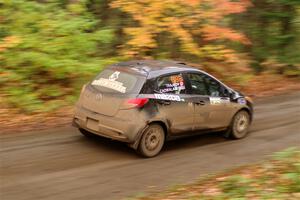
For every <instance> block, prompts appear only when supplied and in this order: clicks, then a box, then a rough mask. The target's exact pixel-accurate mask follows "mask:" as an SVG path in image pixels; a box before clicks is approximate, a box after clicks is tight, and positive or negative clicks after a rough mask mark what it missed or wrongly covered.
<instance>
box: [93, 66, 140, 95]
mask: <svg viewBox="0 0 300 200" xmlns="http://www.w3.org/2000/svg"><path fill="white" fill-rule="evenodd" d="M144 81H145V77H143V76H139V75H135V74H129V73H126V72H123V71H121V70H120V71H118V70H117V69H116V70H112V69H106V70H104V71H102V72H101V73H100V74H99V75H98V76H97V77H96V78H95V79H94V80H93V81H92V82H91V85H92V86H93V87H94V88H96V89H98V90H100V91H102V92H108V93H120V94H128V93H139V91H140V89H141V87H142V85H143V83H144Z"/></svg>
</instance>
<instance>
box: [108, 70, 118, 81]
mask: <svg viewBox="0 0 300 200" xmlns="http://www.w3.org/2000/svg"><path fill="white" fill-rule="evenodd" d="M119 74H120V72H118V71H115V72H114V73H113V74H112V75H110V76H109V78H108V79H109V80H110V81H115V80H117V79H118V78H119Z"/></svg>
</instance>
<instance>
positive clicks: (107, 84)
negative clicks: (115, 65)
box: [92, 72, 126, 93]
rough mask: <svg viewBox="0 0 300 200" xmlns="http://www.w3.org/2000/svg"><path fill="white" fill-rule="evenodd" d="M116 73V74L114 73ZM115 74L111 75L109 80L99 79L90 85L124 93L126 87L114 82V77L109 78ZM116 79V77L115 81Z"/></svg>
mask: <svg viewBox="0 0 300 200" xmlns="http://www.w3.org/2000/svg"><path fill="white" fill-rule="evenodd" d="M115 73H116V72H115ZM115 73H113V74H112V75H111V76H110V77H109V79H106V78H100V79H99V80H94V81H93V82H92V85H97V86H102V87H106V88H110V89H112V90H116V91H118V92H121V93H125V92H126V87H124V86H123V83H121V82H119V81H115V80H113V79H114V78H115V77H113V78H111V77H112V76H113V75H114V74H115ZM119 73H120V72H119ZM119 73H118V74H115V75H114V76H118V75H119ZM117 78H118V77H116V79H117Z"/></svg>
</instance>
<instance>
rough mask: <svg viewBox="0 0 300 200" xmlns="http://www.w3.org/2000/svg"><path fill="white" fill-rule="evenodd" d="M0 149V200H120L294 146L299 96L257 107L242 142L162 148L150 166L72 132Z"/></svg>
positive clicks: (299, 131) (0, 138)
mask: <svg viewBox="0 0 300 200" xmlns="http://www.w3.org/2000/svg"><path fill="white" fill-rule="evenodd" d="M0 131H1V130H0ZM0 142H1V143H0V145H1V149H0V159H1V160H0V161H1V167H0V170H1V171H0V199H2V200H25V199H26V200H34V199H39V200H40V199H56V200H59V199H62V200H67V199H89V200H91V199H97V200H99V199H108V200H111V199H124V198H126V197H129V196H134V195H137V194H141V193H147V192H154V191H157V190H163V189H165V188H166V187H168V186H172V185H175V184H180V183H188V182H191V181H194V180H196V179H197V178H199V177H200V176H203V175H206V174H208V173H214V172H218V171H220V170H224V169H228V168H232V167H234V166H237V165H243V164H248V163H252V162H257V161H260V160H261V159H263V158H266V156H267V155H269V154H271V153H273V152H275V151H279V150H282V149H284V148H288V147H292V146H300V92H297V93H294V94H288V95H283V96H276V97H269V98H265V99H262V100H258V101H257V102H256V107H255V119H254V122H253V125H252V128H251V133H250V135H249V136H248V137H247V138H245V139H242V140H236V141H232V140H226V139H224V138H222V137H220V136H219V135H217V134H216V133H213V134H208V135H200V136H195V137H190V138H184V139H180V140H175V141H170V142H167V144H166V145H165V148H164V150H163V152H162V153H161V154H160V155H159V156H158V157H155V158H152V159H143V158H140V157H139V156H137V155H136V154H135V152H134V151H133V150H131V149H129V148H128V147H127V146H126V145H124V144H122V143H118V142H114V141H110V140H107V139H102V138H98V139H94V140H89V139H87V138H85V137H83V136H82V135H81V134H80V133H79V132H78V131H77V130H76V129H75V128H73V127H65V128H60V129H56V130H55V129H52V130H47V131H38V132H25V133H22V132H20V133H13V134H1V135H0Z"/></svg>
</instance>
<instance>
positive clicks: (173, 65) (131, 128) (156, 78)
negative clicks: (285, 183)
mask: <svg viewBox="0 0 300 200" xmlns="http://www.w3.org/2000/svg"><path fill="white" fill-rule="evenodd" d="M240 111H244V112H245V113H247V114H248V122H247V123H248V124H250V122H251V120H252V114H253V109H252V102H251V101H250V99H248V98H247V97H245V96H244V95H242V94H241V93H239V92H236V91H234V90H233V89H231V88H229V87H228V86H226V85H225V84H223V83H222V82H220V81H219V80H217V79H216V78H214V77H213V76H211V75H209V74H207V73H206V72H204V71H201V70H199V69H196V68H193V67H189V66H187V65H185V64H183V63H177V62H171V61H130V62H123V63H118V64H115V65H112V66H110V67H108V68H106V69H105V70H104V71H102V72H101V73H100V74H99V75H98V76H97V77H96V78H95V79H94V80H92V81H91V82H89V83H88V84H86V85H84V87H83V88H82V91H81V94H80V98H79V100H78V102H77V103H76V106H75V115H74V120H73V125H74V126H76V127H78V128H80V130H81V132H84V133H93V134H97V135H100V136H103V137H107V138H111V139H114V140H119V141H123V142H126V143H128V144H129V145H130V146H131V147H133V148H134V149H138V148H139V146H140V144H141V139H142V137H143V134H144V132H145V130H147V128H149V126H151V125H153V124H156V125H158V126H160V127H161V129H162V130H163V132H164V139H166V138H170V137H176V136H182V135H187V134H194V133H195V132H197V133H199V132H209V131H221V130H228V129H229V128H230V127H232V126H233V118H234V116H235V115H236V114H237V113H238V112H240ZM246 117H247V116H246ZM246 128H247V129H248V126H247V127H246ZM244 135H246V134H244ZM244 135H243V136H242V137H244ZM146 139H147V138H146ZM154 146H155V145H154ZM155 155H156V154H155ZM146 156H147V155H146ZM148 157H152V156H148Z"/></svg>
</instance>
